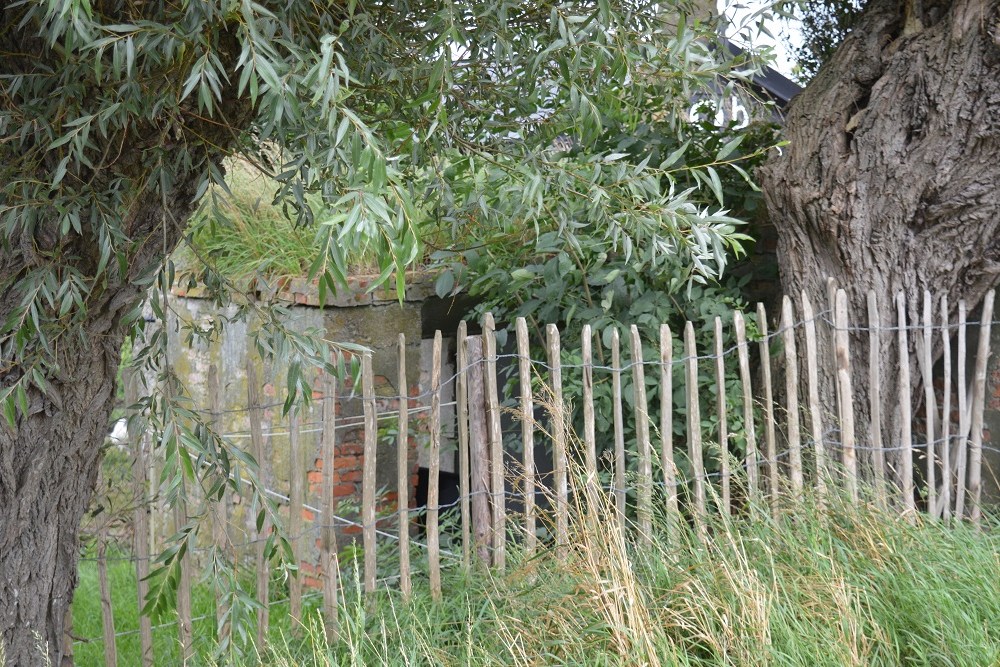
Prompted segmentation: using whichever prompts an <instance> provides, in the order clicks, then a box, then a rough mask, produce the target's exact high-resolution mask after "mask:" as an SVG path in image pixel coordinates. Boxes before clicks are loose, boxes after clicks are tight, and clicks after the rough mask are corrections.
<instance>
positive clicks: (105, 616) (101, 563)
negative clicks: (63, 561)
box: [97, 526, 118, 667]
mask: <svg viewBox="0 0 1000 667" xmlns="http://www.w3.org/2000/svg"><path fill="white" fill-rule="evenodd" d="M97 579H98V581H99V583H100V589H101V593H100V596H101V630H102V632H101V634H102V636H103V638H104V666H105V667H117V665H118V647H117V645H116V644H115V613H114V610H113V609H112V607H111V585H110V584H109V583H108V531H107V527H105V526H102V527H101V530H100V532H99V533H98V535H97Z"/></svg>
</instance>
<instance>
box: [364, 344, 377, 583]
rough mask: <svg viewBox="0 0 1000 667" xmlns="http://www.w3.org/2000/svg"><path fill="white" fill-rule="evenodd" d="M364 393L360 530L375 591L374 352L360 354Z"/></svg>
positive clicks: (367, 578)
mask: <svg viewBox="0 0 1000 667" xmlns="http://www.w3.org/2000/svg"><path fill="white" fill-rule="evenodd" d="M361 395H362V402H363V403H364V411H365V443H364V461H363V462H362V464H361V466H362V472H361V479H362V481H361V526H362V528H361V530H362V537H363V542H364V547H365V593H366V594H367V595H369V596H371V595H374V594H375V585H376V584H375V574H376V572H377V567H378V562H377V555H378V554H377V552H376V540H375V537H376V529H377V526H376V523H375V491H376V488H375V467H376V464H377V462H378V459H377V456H378V454H377V450H376V447H377V446H378V437H377V436H378V417H377V414H376V406H375V372H374V370H373V369H372V354H371V352H365V353H364V355H362V357H361Z"/></svg>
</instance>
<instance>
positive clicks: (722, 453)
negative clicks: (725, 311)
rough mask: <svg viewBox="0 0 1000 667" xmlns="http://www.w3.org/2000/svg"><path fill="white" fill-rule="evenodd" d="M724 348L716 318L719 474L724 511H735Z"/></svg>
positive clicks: (725, 512) (720, 325) (717, 318)
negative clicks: (731, 480)
mask: <svg viewBox="0 0 1000 667" xmlns="http://www.w3.org/2000/svg"><path fill="white" fill-rule="evenodd" d="M723 354H724V350H723V348H722V318H721V317H716V318H715V405H716V416H717V418H718V420H719V476H720V477H721V481H722V513H723V514H724V515H725V516H730V515H731V514H732V513H733V504H732V495H731V491H730V488H729V487H730V470H729V424H728V419H727V417H728V412H729V406H728V405H727V404H726V360H725V359H724V358H723Z"/></svg>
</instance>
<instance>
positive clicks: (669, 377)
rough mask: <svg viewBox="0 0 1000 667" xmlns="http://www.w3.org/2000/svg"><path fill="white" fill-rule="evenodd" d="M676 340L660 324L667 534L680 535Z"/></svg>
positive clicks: (662, 461)
mask: <svg viewBox="0 0 1000 667" xmlns="http://www.w3.org/2000/svg"><path fill="white" fill-rule="evenodd" d="M673 371H674V342H673V335H672V334H671V333H670V327H669V326H667V325H666V324H661V325H660V467H661V468H663V485H664V487H665V490H666V493H667V535H668V536H669V537H670V538H672V539H673V538H676V537H677V530H678V528H679V526H680V522H681V515H680V507H679V503H678V488H677V464H676V463H675V462H674V380H673Z"/></svg>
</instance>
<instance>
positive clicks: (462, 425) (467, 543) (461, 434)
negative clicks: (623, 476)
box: [455, 320, 472, 569]
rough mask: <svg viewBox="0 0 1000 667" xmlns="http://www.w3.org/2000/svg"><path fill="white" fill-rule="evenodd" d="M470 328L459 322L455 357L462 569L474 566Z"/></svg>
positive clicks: (463, 322) (463, 321)
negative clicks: (470, 493) (470, 450)
mask: <svg viewBox="0 0 1000 667" xmlns="http://www.w3.org/2000/svg"><path fill="white" fill-rule="evenodd" d="M467 340H468V325H467V324H466V322H465V320H462V321H461V322H459V323H458V334H457V340H456V343H455V350H456V352H455V356H456V362H457V365H458V376H457V377H456V378H455V401H456V403H457V404H458V405H457V406H456V407H457V408H458V415H457V418H458V494H459V496H460V498H461V500H460V501H459V512H460V513H461V523H462V567H464V568H466V569H468V568H469V564H470V563H471V558H470V553H471V545H472V530H471V523H470V522H471V518H470V508H469V389H468V383H469V379H468V373H469V352H468V348H467V346H466V341H467Z"/></svg>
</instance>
